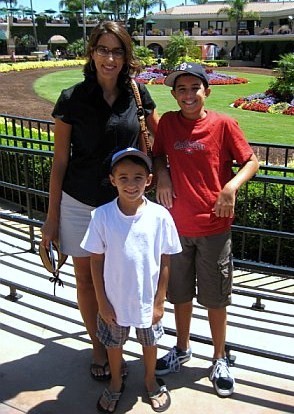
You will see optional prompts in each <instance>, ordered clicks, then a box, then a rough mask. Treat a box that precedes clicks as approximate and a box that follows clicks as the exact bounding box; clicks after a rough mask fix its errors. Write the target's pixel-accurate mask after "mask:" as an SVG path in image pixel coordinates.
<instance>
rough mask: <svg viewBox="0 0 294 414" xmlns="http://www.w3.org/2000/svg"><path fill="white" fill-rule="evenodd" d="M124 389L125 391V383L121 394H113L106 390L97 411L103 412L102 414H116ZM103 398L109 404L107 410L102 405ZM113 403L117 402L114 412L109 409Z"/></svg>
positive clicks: (101, 396) (98, 403) (100, 398)
mask: <svg viewBox="0 0 294 414" xmlns="http://www.w3.org/2000/svg"><path fill="white" fill-rule="evenodd" d="M124 389H125V384H124V383H122V384H121V388H120V392H111V391H109V389H108V388H105V390H104V391H103V393H102V394H101V395H100V397H99V399H98V401H97V405H96V407H97V410H98V411H100V412H102V413H114V411H115V410H116V408H117V404H118V402H119V399H120V397H121V395H122V393H123V392H124ZM102 398H104V399H105V401H106V402H107V408H104V407H102V405H101V400H102ZM113 401H115V404H114V408H113V410H112V411H110V410H109V409H108V407H109V406H110V405H111V403H112V402H113Z"/></svg>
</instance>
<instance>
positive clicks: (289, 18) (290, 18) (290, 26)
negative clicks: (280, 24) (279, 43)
mask: <svg viewBox="0 0 294 414" xmlns="http://www.w3.org/2000/svg"><path fill="white" fill-rule="evenodd" d="M288 21H289V28H290V30H291V33H292V29H293V16H288Z"/></svg>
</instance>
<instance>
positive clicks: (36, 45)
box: [30, 0, 39, 51]
mask: <svg viewBox="0 0 294 414" xmlns="http://www.w3.org/2000/svg"><path fill="white" fill-rule="evenodd" d="M30 4H31V13H32V23H33V31H34V39H35V47H36V51H38V50H39V46H38V37H37V29H36V22H35V15H34V9H33V0H30Z"/></svg>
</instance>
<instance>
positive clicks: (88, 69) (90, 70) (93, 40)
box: [84, 21, 142, 83]
mask: <svg viewBox="0 0 294 414" xmlns="http://www.w3.org/2000/svg"><path fill="white" fill-rule="evenodd" d="M104 34H113V35H114V36H116V37H117V38H118V40H119V42H120V43H121V47H122V49H123V50H124V51H125V63H124V65H123V67H122V70H121V72H120V74H119V79H118V81H119V82H122V83H127V82H129V79H130V76H132V75H137V74H139V73H140V71H141V68H142V67H141V64H140V62H139V61H138V59H137V58H136V57H135V55H134V52H133V43H132V39H131V37H130V35H129V33H128V32H127V31H126V29H125V28H124V27H123V26H122V25H121V24H119V23H117V22H113V21H104V22H102V23H100V24H98V25H97V26H96V27H94V29H93V30H92V32H91V35H90V39H89V42H88V46H87V51H86V59H87V62H86V64H85V66H84V75H85V77H93V76H95V77H96V67H95V65H94V64H93V60H92V53H93V52H94V50H95V49H96V47H97V43H98V40H99V38H100V37H101V36H102V35H104Z"/></svg>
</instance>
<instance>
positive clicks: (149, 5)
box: [136, 0, 166, 46]
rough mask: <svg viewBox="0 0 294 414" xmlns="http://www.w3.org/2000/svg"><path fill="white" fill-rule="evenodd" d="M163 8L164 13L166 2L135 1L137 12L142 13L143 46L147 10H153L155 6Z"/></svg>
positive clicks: (151, 0)
mask: <svg viewBox="0 0 294 414" xmlns="http://www.w3.org/2000/svg"><path fill="white" fill-rule="evenodd" d="M158 5H159V6H161V7H162V6H163V7H164V10H165V11H166V2H165V1H163V0H137V1H136V6H137V7H138V11H139V12H141V11H143V46H145V45H146V17H147V12H148V10H151V9H153V7H155V6H158Z"/></svg>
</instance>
